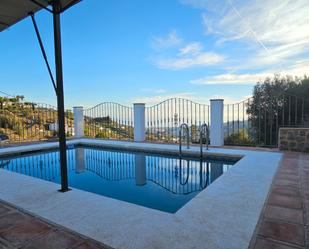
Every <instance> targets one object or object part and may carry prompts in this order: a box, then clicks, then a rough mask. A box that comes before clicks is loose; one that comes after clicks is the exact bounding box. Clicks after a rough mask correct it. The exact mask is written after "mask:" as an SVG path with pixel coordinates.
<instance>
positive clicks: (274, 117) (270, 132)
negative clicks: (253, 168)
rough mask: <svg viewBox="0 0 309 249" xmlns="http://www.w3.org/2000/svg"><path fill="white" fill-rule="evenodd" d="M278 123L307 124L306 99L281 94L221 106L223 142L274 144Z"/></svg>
mask: <svg viewBox="0 0 309 249" xmlns="http://www.w3.org/2000/svg"><path fill="white" fill-rule="evenodd" d="M280 127H309V101H308V100H306V99H304V98H301V97H297V96H294V95H287V94H282V95H280V96H277V97H269V98H267V99H265V98H263V99H262V98H259V97H251V98H248V99H246V100H244V101H242V102H239V103H236V104H227V105H225V106H224V133H225V144H226V145H253V146H270V147H276V146H277V145H278V132H279V128H280Z"/></svg>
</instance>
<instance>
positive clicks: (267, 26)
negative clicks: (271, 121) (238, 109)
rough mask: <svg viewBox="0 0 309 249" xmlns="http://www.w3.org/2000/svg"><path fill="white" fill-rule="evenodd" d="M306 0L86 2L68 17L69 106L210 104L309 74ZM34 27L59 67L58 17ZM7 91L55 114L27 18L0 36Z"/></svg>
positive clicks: (44, 17)
mask: <svg viewBox="0 0 309 249" xmlns="http://www.w3.org/2000/svg"><path fill="white" fill-rule="evenodd" d="M308 13H309V2H308V1H307V0H298V1H288V0H280V1H279V0H273V1H267V2H265V1H262V0H261V1H258V0H248V1H245V0H243V1H240V0H221V1H210V0H156V1H150V0H148V1H145V0H104V1H101V0H83V1H82V2H81V3H79V4H78V5H76V6H74V7H72V8H71V9H69V10H68V11H67V12H66V13H64V14H63V15H62V41H63V66H64V84H65V101H66V106H67V107H71V106H74V105H83V106H86V107H91V106H93V105H95V104H97V103H100V102H104V101H115V102H120V103H123V104H131V103H133V102H135V101H138V102H141V101H142V102H146V103H148V104H154V103H157V102H158V101H161V100H164V99H166V98H169V97H173V96H178V97H185V98H189V99H192V100H195V101H199V102H203V103H208V101H209V99H210V98H218V97H224V98H225V99H226V102H235V101H237V100H239V101H240V100H242V99H244V98H246V97H247V96H250V95H251V92H252V88H253V85H254V83H255V82H256V81H258V80H259V79H263V78H265V77H267V76H271V75H273V74H274V73H281V74H282V75H286V74H289V75H299V76H302V75H304V74H305V73H308V71H309V70H308V69H309V59H308V55H309V45H308V44H309V32H308V30H309V15H308ZM36 18H37V22H38V25H39V28H40V31H41V35H42V38H43V42H44V44H45V47H46V51H47V54H48V57H49V61H50V63H51V64H52V67H53V66H54V65H53V36H52V34H53V33H52V17H51V16H50V14H49V13H47V12H46V11H40V12H39V13H38V14H37V15H36ZM0 47H1V60H0V68H1V69H0V79H1V84H0V86H1V87H0V90H1V91H4V92H8V93H10V94H13V95H16V94H23V95H25V96H26V97H27V99H29V100H33V101H38V102H44V103H51V104H55V103H56V102H55V101H56V98H55V95H54V92H53V88H52V84H51V82H50V79H49V76H48V73H47V70H46V67H45V64H44V61H43V58H42V55H41V52H40V49H39V46H38V42H37V40H36V36H35V33H34V30H33V26H32V23H31V20H30V18H27V19H25V20H23V21H22V22H20V23H18V24H17V25H15V26H13V27H11V28H10V29H8V30H6V31H4V32H2V33H0Z"/></svg>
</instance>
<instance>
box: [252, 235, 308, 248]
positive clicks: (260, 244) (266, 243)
mask: <svg viewBox="0 0 309 249" xmlns="http://www.w3.org/2000/svg"><path fill="white" fill-rule="evenodd" d="M299 248H303V247H295V246H292V245H287V244H282V243H280V242H278V241H273V240H267V239H264V238H260V237H259V238H257V240H256V243H255V246H254V249H299Z"/></svg>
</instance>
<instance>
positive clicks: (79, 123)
mask: <svg viewBox="0 0 309 249" xmlns="http://www.w3.org/2000/svg"><path fill="white" fill-rule="evenodd" d="M73 114H74V137H75V138H81V137H83V136H84V110H83V107H82V106H75V107H73Z"/></svg>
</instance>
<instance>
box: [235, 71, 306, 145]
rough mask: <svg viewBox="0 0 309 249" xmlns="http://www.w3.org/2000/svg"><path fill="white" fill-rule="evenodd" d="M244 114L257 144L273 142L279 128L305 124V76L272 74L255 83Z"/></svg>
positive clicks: (275, 139) (253, 139) (275, 140)
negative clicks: (247, 118) (250, 100)
mask: <svg viewBox="0 0 309 249" xmlns="http://www.w3.org/2000/svg"><path fill="white" fill-rule="evenodd" d="M247 114H249V122H250V124H251V128H250V136H251V139H252V141H255V142H256V143H258V144H259V145H263V144H265V145H267V144H275V143H276V142H277V136H278V128H279V127H282V126H306V125H308V124H309V78H308V77H307V76H305V77H304V78H303V79H300V78H297V77H295V78H293V77H280V76H278V75H275V76H274V77H273V78H267V79H265V80H264V82H262V83H258V84H257V85H256V86H255V87H254V90H253V98H252V102H250V103H249V105H248V109H247ZM236 140H237V139H236Z"/></svg>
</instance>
